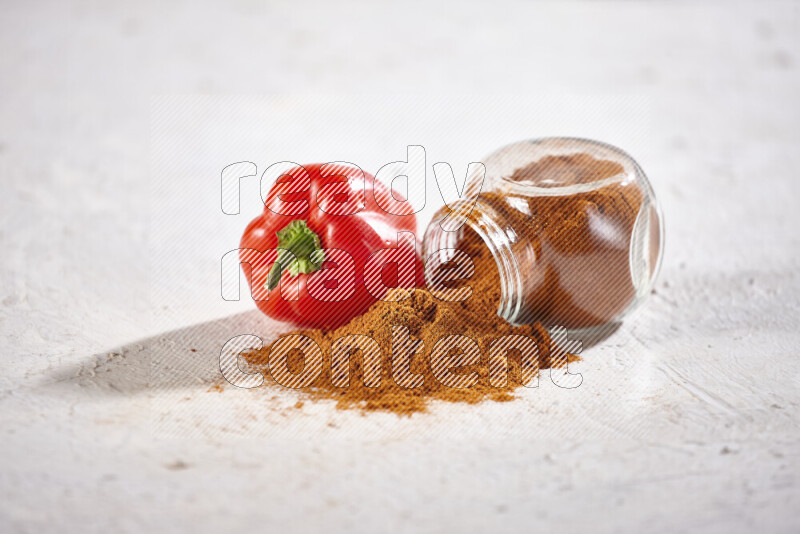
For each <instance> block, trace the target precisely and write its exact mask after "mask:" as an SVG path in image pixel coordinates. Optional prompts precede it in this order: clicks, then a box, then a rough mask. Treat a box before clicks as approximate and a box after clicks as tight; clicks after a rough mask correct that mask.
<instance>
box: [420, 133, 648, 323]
mask: <svg viewBox="0 0 800 534" xmlns="http://www.w3.org/2000/svg"><path fill="white" fill-rule="evenodd" d="M483 163H484V165H485V171H486V173H485V178H484V179H483V180H481V179H480V174H479V173H476V174H475V175H473V176H471V177H469V178H468V182H467V185H466V192H465V195H464V199H463V200H460V201H458V202H457V203H456V204H451V205H450V206H449V207H448V206H446V207H444V208H443V209H442V210H441V211H440V212H439V213H438V214H437V215H436V216H434V218H433V221H432V222H431V224H430V226H429V227H428V229H427V231H426V234H425V239H424V249H425V255H426V257H427V256H430V255H431V254H433V253H434V252H435V251H438V250H443V249H459V248H463V245H465V244H468V242H469V241H470V240H476V239H478V240H480V241H481V242H482V244H483V245H484V246H485V247H486V249H488V251H489V252H490V253H491V255H492V256H493V257H494V259H495V263H496V265H497V270H498V275H499V282H500V284H501V290H502V291H501V297H500V302H499V303H498V314H499V315H500V316H501V317H503V318H504V319H506V320H508V321H509V322H511V323H515V324H521V323H528V322H532V321H535V320H540V321H543V322H544V323H545V324H547V325H549V326H556V325H558V326H563V327H565V328H568V329H573V330H576V329H578V330H580V329H590V328H595V327H598V326H603V325H607V324H609V323H614V322H618V321H619V320H620V319H621V318H622V317H623V316H624V315H625V314H626V313H628V312H630V311H631V310H632V309H634V308H635V307H636V306H637V305H638V304H639V303H641V302H642V300H643V299H644V298H645V297H646V296H647V295H648V294H649V293H650V290H651V289H652V286H653V283H654V281H655V278H656V276H657V273H658V268H659V264H660V259H661V251H662V248H663V247H662V242H663V222H662V219H661V215H660V212H659V209H658V206H657V203H656V200H655V196H654V194H653V191H652V187H651V186H650V184H649V182H648V180H647V177H646V176H645V174H644V172H643V171H642V169H641V168H640V167H639V165H638V164H637V163H636V162H635V161H634V160H633V159H632V158H631V157H630V156H628V155H627V154H626V153H624V152H623V151H621V150H619V149H617V148H615V147H612V146H610V145H606V144H603V143H599V142H596V141H589V140H584V139H574V138H546V139H538V140H533V141H523V142H521V143H515V144H513V145H508V146H506V147H503V148H501V149H500V150H498V151H496V152H495V153H493V154H492V155H490V156H489V157H487V158H486V159H485V160H484V162H483ZM442 259H443V260H446V258H444V257H443V258H442ZM476 275H478V276H479V275H481V273H476Z"/></svg>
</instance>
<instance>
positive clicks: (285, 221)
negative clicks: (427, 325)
mask: <svg viewBox="0 0 800 534" xmlns="http://www.w3.org/2000/svg"><path fill="white" fill-rule="evenodd" d="M396 196H397V195H396V193H394V194H393V193H392V192H390V191H389V189H388V188H387V187H386V186H384V185H383V184H382V183H380V182H377V181H376V180H375V178H374V176H372V175H370V174H368V173H364V172H363V171H361V169H359V168H358V167H353V166H350V165H342V164H334V163H328V164H313V165H304V166H301V167H295V168H293V169H291V170H289V171H287V172H286V173H285V174H283V175H282V176H281V177H280V178H279V179H278V180H277V181H276V183H275V184H274V185H273V186H272V188H271V189H270V190H269V193H268V195H267V198H266V200H265V202H264V212H263V213H262V214H261V215H260V216H259V217H256V218H255V219H253V220H252V221H251V222H250V224H249V225H248V226H247V229H246V230H245V232H244V235H243V236H242V241H241V247H240V260H241V262H242V266H243V270H244V273H245V276H246V277H247V282H248V284H250V289H251V293H252V295H253V298H254V299H255V300H256V304H257V306H258V308H259V309H260V310H261V311H262V312H263V313H265V314H266V315H268V316H269V317H272V318H274V319H277V320H280V321H285V322H290V323H294V324H296V325H299V326H306V327H314V328H336V327H337V326H340V325H342V324H345V323H346V322H348V321H349V320H350V319H352V318H353V317H355V316H357V315H360V314H362V313H364V312H365V311H366V310H367V309H368V308H369V307H370V306H371V305H372V304H373V303H374V302H375V301H376V300H378V299H379V298H384V297H385V295H386V288H387V287H388V288H392V287H403V288H405V289H413V287H417V286H421V285H422V281H423V276H424V275H423V268H422V263H421V259H420V256H419V253H418V250H417V247H416V239H413V241H412V240H411V238H412V236H413V235H414V233H415V232H416V230H417V227H416V226H417V221H416V217H415V216H414V213H413V211H412V209H411V208H410V206H408V203H406V202H403V199H399V200H398V199H396V198H395V197H396ZM384 208H387V209H388V210H390V211H391V212H393V213H390V212H389V211H387V210H385V209H384ZM397 214H399V215H397ZM399 232H409V233H410V234H408V233H407V234H402V236H403V238H404V239H402V240H401V243H402V244H403V246H406V247H407V248H406V249H405V250H404V252H405V258H406V259H408V257H409V255H410V254H413V266H414V269H413V272H411V269H410V267H411V265H409V263H410V262H409V261H406V262H405V263H396V264H394V265H395V267H396V268H395V269H394V270H392V269H389V268H386V269H384V268H383V265H384V264H383V263H381V261H380V260H381V259H386V258H387V257H389V258H391V257H392V254H393V253H396V254H398V255H399V254H400V253H399V248H400V247H399V243H398V233H399ZM408 247H413V250H409V249H408ZM387 248H388V249H392V248H394V249H395V250H394V251H393V252H392V251H387V252H385V253H379V254H377V255H374V254H375V253H377V252H378V251H381V250H382V249H387ZM371 257H372V258H373V259H372V260H370V258H371ZM246 264H247V265H249V266H250V269H247V268H246V266H245V265H246ZM388 265H390V266H391V265H392V263H391V261H390V262H388ZM365 267H366V268H367V271H368V272H367V276H366V279H365ZM380 282H383V284H380Z"/></svg>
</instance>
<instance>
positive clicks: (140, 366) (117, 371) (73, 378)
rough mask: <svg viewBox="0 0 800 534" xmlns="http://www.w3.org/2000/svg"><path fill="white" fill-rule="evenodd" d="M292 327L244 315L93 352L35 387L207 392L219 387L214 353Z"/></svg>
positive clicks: (105, 391)
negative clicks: (237, 339)
mask: <svg viewBox="0 0 800 534" xmlns="http://www.w3.org/2000/svg"><path fill="white" fill-rule="evenodd" d="M291 330H292V327H291V326H289V325H285V324H281V323H278V322H275V321H272V320H270V319H268V318H266V317H265V316H264V315H262V314H261V313H260V312H258V311H255V310H254V311H250V312H245V313H240V314H236V315H231V316H229V317H224V318H222V319H217V320H214V321H208V322H204V323H198V324H195V325H192V326H188V327H185V328H179V329H177V330H171V331H168V332H164V333H162V334H158V335H156V336H152V337H149V338H146V339H142V340H139V341H136V342H133V343H128V344H126V345H123V346H120V347H116V348H113V349H110V350H108V351H105V352H103V353H100V354H94V355H92V356H90V357H88V358H87V359H85V360H84V361H82V362H80V363H78V364H73V365H67V366H62V367H59V368H57V369H55V370H54V371H53V372H52V373H50V374H49V375H48V376H47V377H46V378H45V380H44V381H43V383H42V384H40V387H45V388H58V387H71V386H78V387H80V388H81V389H84V390H86V392H87V393H96V394H99V395H110V396H114V395H130V394H134V393H138V392H144V391H159V390H180V389H186V390H197V389H204V388H205V389H207V388H208V387H209V386H211V385H213V384H217V383H219V380H220V379H221V378H222V374H221V372H220V369H219V355H220V351H221V349H222V346H223V345H224V344H225V342H227V341H228V340H229V339H230V338H232V337H234V336H237V335H240V334H254V335H256V336H259V337H261V339H262V340H263V341H264V343H265V344H267V343H271V342H272V340H274V339H275V338H276V337H278V336H279V335H281V334H282V333H285V332H288V331H291Z"/></svg>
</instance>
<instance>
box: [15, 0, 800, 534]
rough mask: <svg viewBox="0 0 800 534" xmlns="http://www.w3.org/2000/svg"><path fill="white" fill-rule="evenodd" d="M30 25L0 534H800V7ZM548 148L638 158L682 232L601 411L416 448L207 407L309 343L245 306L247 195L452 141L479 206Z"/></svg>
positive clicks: (344, 11)
mask: <svg viewBox="0 0 800 534" xmlns="http://www.w3.org/2000/svg"><path fill="white" fill-rule="evenodd" d="M2 13H3V14H2V16H0V50H2V53H0V73H1V74H0V91H1V93H0V176H2V180H3V192H2V196H0V199H1V200H0V202H2V204H1V205H0V206H1V207H2V211H1V212H0V217H2V227H1V229H0V232H1V233H0V243H2V251H3V255H2V260H0V266H1V267H0V268H1V269H2V294H0V331H2V337H0V347H1V348H2V375H0V407H1V408H0V433H1V434H2V439H0V492H2V493H1V494H0V527H2V530H3V531H36V532H48V531H74V530H78V529H82V530H86V531H100V530H104V531H108V530H113V531H140V530H144V529H150V530H156V531H174V530H176V529H183V530H189V529H191V530H193V531H196V532H212V531H217V532H218V531H222V530H223V529H226V530H227V529H234V530H244V529H264V530H266V531H319V530H321V529H323V528H324V529H328V530H335V531H340V530H350V531H386V530H395V531H412V532H420V531H422V532H433V531H442V532H451V531H454V530H456V529H459V530H464V531H485V530H489V529H491V530H494V531H519V530H523V529H524V530H534V529H541V530H545V531H553V530H556V529H558V530H566V531H585V530H587V529H592V530H594V531H597V532H612V531H637V532H638V531H642V530H645V531H657V532H662V531H670V532H672V531H676V530H678V531H685V530H691V531H702V532H738V531H742V532H751V531H754V530H763V531H766V532H791V531H796V530H797V529H798V526H799V524H798V520H797V519H796V515H795V514H794V513H793V510H795V509H796V508H797V506H798V505H800V489H798V485H799V484H800V429H798V415H797V410H798V404H799V403H800V395H799V394H798V386H800V363H798V358H797V356H798V350H797V348H796V346H797V343H798V341H800V335H798V333H797V325H798V319H800V314H799V313H798V302H799V298H800V280H799V275H798V274H797V270H798V267H800V261H798V259H799V258H798V252H797V251H798V247H799V246H800V243H798V237H797V228H798V225H799V224H800V214H798V210H797V209H796V206H795V205H796V202H797V199H798V192H799V191H798V182H797V169H798V168H800V151H798V149H797V146H798V143H800V129H799V127H798V126H797V125H798V124H800V106H799V105H798V104H797V95H798V94H800V91H799V90H800V70H799V69H800V43H799V42H798V38H797V35H798V30H800V6H798V4H793V3H772V2H761V3H758V4H756V3H753V4H746V3H737V4H729V3H721V2H720V3H688V2H687V3H680V2H679V3H666V2H652V3H644V4H642V3H632V2H622V3H604V2H569V3H558V4H557V3H528V4H517V3H510V2H502V1H501V2H492V3H491V4H490V5H485V6H482V5H478V4H472V3H459V4H457V5H456V4H451V5H447V4H437V5H432V4H430V3H419V4H417V3H403V4H400V5H397V6H393V7H390V6H387V5H373V4H372V3H363V4H360V3H358V4H349V5H339V6H334V5H329V4H327V3H322V2H319V3H317V2H286V3H267V4H264V3H258V2H244V1H241V2H232V3H227V4H224V5H223V4H219V5H199V4H198V3H196V2H195V3H188V2H187V3H177V2H176V3H170V4H169V5H163V4H160V3H148V2H140V3H136V4H135V5H129V6H125V7H124V8H123V7H116V8H111V7H109V6H107V5H105V4H93V3H90V2H73V3H66V2H50V3H48V2H37V3H30V2H24V3H23V2H13V3H12V2H6V3H4V5H3V8H2ZM233 95H252V96H233ZM259 95H281V96H259ZM320 95H326V96H320ZM542 135H579V136H585V137H594V138H598V139H601V140H604V141H607V142H610V143H612V144H616V145H619V146H621V147H622V148H624V149H625V150H627V151H629V152H630V153H631V154H633V155H634V156H635V157H636V158H637V160H638V161H639V162H640V163H641V165H642V166H643V167H644V169H645V171H646V172H647V173H648V175H649V177H650V179H651V181H652V182H653V185H654V188H655V190H656V193H657V194H658V196H659V200H660V201H661V203H662V206H663V208H664V212H665V216H666V228H667V236H666V239H667V242H666V250H665V259H664V264H663V269H662V273H661V277H660V279H659V282H658V285H657V288H656V289H657V293H656V295H653V296H652V297H651V298H650V299H649V300H648V302H647V303H646V304H645V306H643V307H642V308H641V309H640V310H639V311H638V312H637V313H636V314H635V315H634V316H633V317H631V318H630V320H628V321H626V323H625V324H624V325H623V327H622V328H621V329H620V330H619V331H618V332H617V333H616V334H614V336H612V337H611V338H609V339H607V340H606V341H604V342H603V343H601V344H599V345H596V346H594V347H590V348H587V349H586V350H585V351H584V353H583V356H584V361H583V362H581V363H580V364H579V365H578V366H577V367H576V370H579V371H580V372H581V373H582V374H583V377H584V382H583V384H582V385H581V386H580V387H579V388H577V389H576V390H562V389H559V388H556V387H555V386H554V385H553V384H552V383H550V382H549V381H547V380H543V381H542V384H541V386H540V387H539V388H538V389H532V390H530V391H526V392H525V394H524V395H523V396H522V397H521V398H520V399H519V400H518V401H515V402H513V403H505V404H494V403H488V404H481V405H476V406H456V405H434V406H433V407H432V410H431V413H430V414H426V415H422V416H415V417H413V418H410V419H398V418H397V417H395V416H393V415H387V414H370V415H368V416H365V417H362V416H361V415H359V414H357V413H355V412H341V411H337V410H335V409H334V408H333V407H332V406H331V405H329V404H325V403H314V404H311V403H308V402H307V403H306V404H305V405H304V406H303V407H302V408H301V409H295V408H293V407H292V406H293V405H294V403H295V401H296V400H297V397H296V394H294V393H293V392H290V391H283V390H275V389H271V388H266V387H265V388H260V389H258V390H253V391H244V390H236V389H234V388H228V389H226V390H225V391H223V392H222V393H218V392H215V391H208V385H209V381H211V380H213V379H214V378H215V376H218V370H217V369H216V357H217V354H218V350H219V346H220V345H221V344H222V343H223V342H224V341H225V340H226V339H227V338H228V337H230V336H232V335H235V334H239V333H258V334H260V335H262V336H264V337H265V340H266V339H267V338H268V337H269V336H274V335H275V334H276V333H277V332H278V331H279V330H280V328H279V327H277V325H274V324H271V323H269V322H268V321H266V320H265V319H263V318H261V317H260V316H259V315H258V314H257V313H255V312H252V311H248V310H251V309H252V303H251V302H248V301H247V300H246V299H245V300H242V301H241V302H238V303H227V302H224V301H222V300H221V298H219V258H220V257H221V254H222V253H224V252H225V251H226V250H228V249H230V248H235V247H236V246H237V245H238V236H239V234H240V232H241V230H242V229H243V227H244V225H245V224H246V222H247V220H249V218H250V217H251V216H252V215H253V214H254V213H255V211H257V208H258V206H257V202H258V199H257V195H258V188H257V185H256V182H257V180H253V179H251V181H250V182H245V183H244V187H243V204H242V208H243V209H242V214H241V215H238V216H225V215H223V214H222V213H221V211H220V209H219V173H220V171H221V169H222V167H224V166H225V165H227V164H229V163H233V162H235V161H241V160H250V161H253V162H254V163H256V164H257V165H258V168H259V173H260V172H263V170H264V169H265V168H266V166H267V165H268V164H270V163H272V162H274V161H279V160H285V159H291V160H296V161H301V162H305V161H328V160H332V159H335V160H349V161H352V162H354V163H357V164H359V165H361V166H362V167H363V168H364V169H365V170H367V171H370V172H375V171H376V170H377V168H378V167H380V166H381V165H382V164H385V163H388V162H390V161H395V160H399V159H404V156H405V147H406V145H408V144H421V145H423V146H425V148H426V150H427V156H428V167H429V170H430V166H431V165H432V164H433V163H435V162H438V161H446V162H449V163H450V164H451V165H452V166H453V169H454V171H455V173H456V175H457V176H459V177H461V176H463V173H464V171H465V169H466V165H467V163H469V162H470V161H476V160H479V159H480V158H482V157H483V156H485V155H487V154H488V153H489V152H491V151H492V150H494V149H495V148H497V147H499V146H501V145H503V144H505V143H508V142H512V141H517V140H520V139H525V138H530V137H536V136H542ZM429 185H432V184H429ZM427 201H428V204H427V206H426V211H425V212H424V213H423V214H422V215H421V219H422V222H423V223H424V217H425V213H429V212H430V210H432V209H435V207H436V205H438V203H439V202H441V199H440V198H439V197H438V193H437V192H436V190H435V189H429V191H428V196H427ZM190 348H194V349H196V350H197V352H194V353H192V352H190V350H189V349H190Z"/></svg>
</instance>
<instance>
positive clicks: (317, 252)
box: [267, 220, 324, 291]
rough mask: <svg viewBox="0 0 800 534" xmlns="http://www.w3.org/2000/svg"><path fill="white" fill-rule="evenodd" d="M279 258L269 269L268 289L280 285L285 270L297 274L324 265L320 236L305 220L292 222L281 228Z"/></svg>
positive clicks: (293, 274)
mask: <svg viewBox="0 0 800 534" xmlns="http://www.w3.org/2000/svg"><path fill="white" fill-rule="evenodd" d="M276 235H277V236H278V247H277V248H278V259H277V261H276V262H275V264H274V265H273V266H272V269H271V270H270V271H269V276H268V277H267V289H269V290H270V291H271V290H273V289H275V288H276V287H278V284H280V281H281V275H282V274H283V272H284V271H285V270H287V269H288V270H289V274H291V275H292V276H297V275H298V274H301V273H305V274H308V273H313V272H314V271H318V270H319V269H320V268H321V267H322V261H323V259H324V254H323V252H322V245H320V241H319V236H318V235H317V234H315V233H314V232H313V231H312V230H311V229H310V228H309V227H308V225H307V224H306V222H305V221H303V220H294V221H292V222H290V223H289V224H288V225H287V226H286V227H285V228H284V229H283V230H279V231H278V232H277V234H276Z"/></svg>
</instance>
